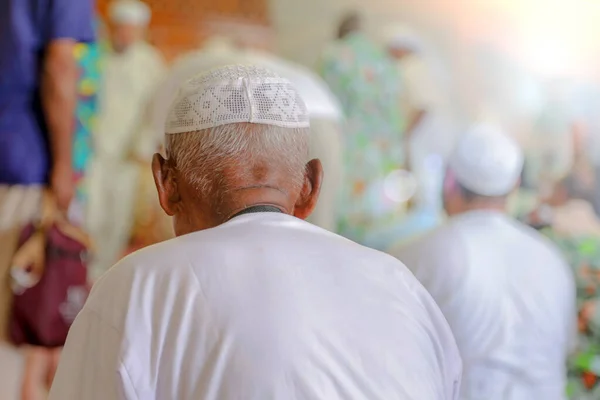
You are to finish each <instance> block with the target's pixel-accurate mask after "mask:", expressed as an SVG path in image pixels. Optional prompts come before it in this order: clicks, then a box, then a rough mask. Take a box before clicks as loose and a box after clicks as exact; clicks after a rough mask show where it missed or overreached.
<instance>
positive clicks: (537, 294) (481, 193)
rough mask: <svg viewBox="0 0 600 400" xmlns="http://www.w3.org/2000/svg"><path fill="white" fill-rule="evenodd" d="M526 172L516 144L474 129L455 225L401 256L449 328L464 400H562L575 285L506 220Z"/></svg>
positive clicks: (449, 189)
mask: <svg viewBox="0 0 600 400" xmlns="http://www.w3.org/2000/svg"><path fill="white" fill-rule="evenodd" d="M522 166H523V154H522V152H521V150H520V148H519V147H518V146H517V144H516V143H514V142H513V140H512V139H510V138H509V137H507V136H506V135H504V134H503V133H502V132H501V131H499V130H497V129H496V128H494V127H492V126H477V127H474V128H473V129H472V130H471V131H469V132H467V133H466V134H465V135H464V136H463V137H461V139H460V140H459V143H458V146H457V147H456V149H455V151H454V153H453V155H452V156H451V157H450V162H449V168H448V172H447V176H446V182H445V187H444V198H445V206H446V210H447V211H448V214H449V215H450V216H451V219H450V221H449V222H448V223H447V224H446V225H445V226H443V227H441V228H440V229H438V230H437V231H434V232H433V233H432V234H430V235H428V236H426V237H425V238H423V239H421V240H420V241H418V242H416V243H413V244H410V245H408V246H407V247H405V248H403V249H399V250H397V251H395V252H394V255H396V256H397V257H398V258H399V259H400V260H402V261H403V262H404V263H406V265H407V266H408V267H409V269H411V270H412V271H413V272H414V274H415V276H416V277H417V279H419V280H420V281H421V283H422V284H423V285H424V286H425V287H426V288H427V289H428V290H429V292H430V293H431V295H432V296H433V297H434V299H435V300H436V301H437V303H438V305H439V306H440V308H441V309H442V312H443V313H444V315H445V316H446V318H447V320H448V322H449V323H450V326H451V328H452V330H453V333H454V336H455V338H456V341H457V344H458V347H459V349H460V352H461V356H462V358H463V363H464V371H463V385H462V389H461V399H469V400H470V399H486V400H487V399H490V400H491V399H503V400H531V399H548V400H550V399H552V400H558V399H564V398H565V378H566V371H565V367H566V365H565V364H566V358H567V354H568V352H569V350H570V346H572V345H573V341H574V334H575V331H576V311H575V292H574V282H573V277H572V275H571V272H570V269H569V267H568V266H567V265H566V264H565V263H564V262H563V260H562V258H561V256H560V255H559V252H558V251H557V250H556V249H555V248H554V247H553V246H552V245H551V244H550V243H549V242H547V241H546V240H545V239H543V238H542V237H541V236H540V235H539V234H538V233H537V232H535V231H534V230H532V229H530V228H528V227H526V226H525V225H522V224H520V223H519V222H517V221H516V220H513V219H511V218H509V217H508V216H507V215H506V213H505V208H506V197H507V195H508V194H509V193H511V192H512V191H513V189H515V188H516V187H517V185H518V183H519V177H520V174H521V169H522Z"/></svg>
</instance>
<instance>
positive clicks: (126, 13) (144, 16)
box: [108, 0, 152, 26]
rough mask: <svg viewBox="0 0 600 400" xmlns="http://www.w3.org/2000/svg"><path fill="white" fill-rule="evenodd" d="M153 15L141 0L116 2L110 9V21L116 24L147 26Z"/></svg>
mask: <svg viewBox="0 0 600 400" xmlns="http://www.w3.org/2000/svg"><path fill="white" fill-rule="evenodd" d="M151 15H152V11H150V7H148V5H147V4H146V3H144V2H142V1H140V0H114V1H112V2H111V3H110V6H109V9H108V16H109V18H110V20H111V21H112V22H114V23H116V24H132V25H139V26H145V25H148V23H149V22H150V17H151Z"/></svg>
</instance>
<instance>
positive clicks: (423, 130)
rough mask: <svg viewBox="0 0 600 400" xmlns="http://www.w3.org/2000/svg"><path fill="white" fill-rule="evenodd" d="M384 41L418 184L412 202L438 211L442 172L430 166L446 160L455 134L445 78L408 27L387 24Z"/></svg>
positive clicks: (412, 167)
mask: <svg viewBox="0 0 600 400" xmlns="http://www.w3.org/2000/svg"><path fill="white" fill-rule="evenodd" d="M383 40H384V42H385V43H384V44H385V46H386V48H387V51H388V54H389V56H390V57H391V58H392V59H394V60H395V61H396V64H397V67H398V69H399V72H400V76H401V78H402V84H403V86H402V95H401V97H402V110H401V111H402V112H403V114H404V115H405V118H406V121H407V123H406V128H405V129H406V135H405V137H406V140H407V142H408V143H407V149H408V166H409V168H410V169H411V171H412V172H413V173H414V174H415V176H416V179H417V182H418V184H419V186H418V188H417V193H416V198H415V201H416V203H417V204H418V205H420V206H424V207H428V208H431V209H433V210H434V211H432V212H434V213H438V214H439V212H440V211H441V209H442V203H441V188H442V181H443V172H441V173H440V171H441V169H440V168H435V167H432V165H438V164H439V162H440V161H441V162H442V163H445V162H446V160H447V158H448V156H449V154H450V152H451V151H452V148H453V146H454V137H455V132H454V126H453V123H452V116H451V113H450V111H449V107H448V99H447V98H446V97H445V95H446V94H447V93H446V92H447V91H446V88H445V86H444V80H443V79H442V77H441V74H440V73H439V71H436V70H435V69H434V68H433V65H432V64H433V58H432V57H430V56H429V55H428V54H426V50H425V44H424V41H423V40H422V38H421V37H420V36H419V35H418V33H417V32H415V31H413V30H412V29H411V28H409V27H407V26H402V25H398V26H391V27H387V28H386V29H385V31H384V33H383Z"/></svg>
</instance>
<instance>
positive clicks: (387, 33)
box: [381, 24, 423, 51]
mask: <svg viewBox="0 0 600 400" xmlns="http://www.w3.org/2000/svg"><path fill="white" fill-rule="evenodd" d="M381 40H382V42H383V44H384V46H386V47H388V48H396V49H409V50H411V51H420V50H421V48H422V47H423V43H422V39H421V37H420V36H419V34H418V33H417V32H416V31H415V30H413V29H412V28H410V27H408V26H405V25H400V24H395V25H390V26H387V27H385V28H384V29H383V31H382V33H381Z"/></svg>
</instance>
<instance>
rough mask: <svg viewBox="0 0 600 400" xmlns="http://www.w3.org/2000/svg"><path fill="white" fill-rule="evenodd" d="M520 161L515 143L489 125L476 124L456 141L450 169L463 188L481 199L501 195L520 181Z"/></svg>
mask: <svg viewBox="0 0 600 400" xmlns="http://www.w3.org/2000/svg"><path fill="white" fill-rule="evenodd" d="M523 162H524V156H523V152H522V151H521V149H520V147H519V145H518V144H517V143H516V142H515V141H513V140H512V139H511V138H509V137H508V136H506V135H505V134H504V133H503V132H502V131H500V130H499V129H497V128H495V127H494V126H492V125H479V126H475V127H473V128H472V129H470V130H469V131H468V132H467V133H465V134H464V135H463V136H462V137H461V138H460V139H459V141H458V143H457V146H456V148H455V150H454V152H453V154H452V155H451V156H450V160H449V167H450V169H451V170H452V172H453V173H454V176H455V178H456V181H457V182H458V183H460V184H461V185H462V186H463V187H464V188H465V189H468V190H470V191H472V192H474V193H477V194H479V195H482V196H504V195H507V194H508V193H510V192H511V191H512V190H513V189H514V187H515V186H516V185H517V183H518V182H519V178H520V176H521V170H522V169H523Z"/></svg>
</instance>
